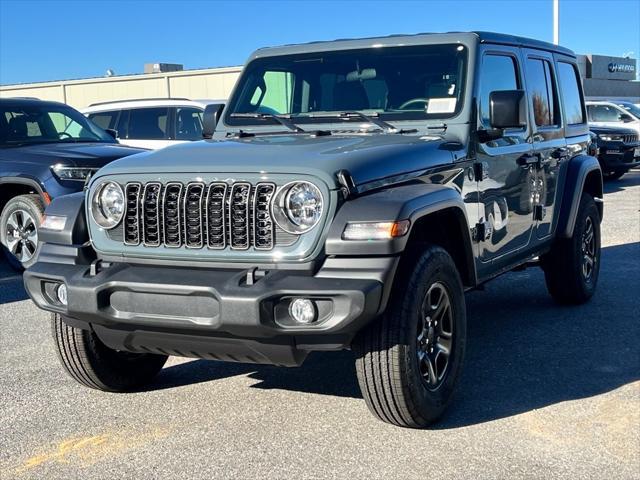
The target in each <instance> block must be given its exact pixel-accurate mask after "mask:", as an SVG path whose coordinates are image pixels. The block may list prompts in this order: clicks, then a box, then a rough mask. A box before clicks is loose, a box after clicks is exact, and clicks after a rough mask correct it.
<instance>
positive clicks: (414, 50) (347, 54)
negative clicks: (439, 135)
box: [225, 45, 467, 125]
mask: <svg viewBox="0 0 640 480" xmlns="http://www.w3.org/2000/svg"><path fill="white" fill-rule="evenodd" d="M466 59H467V51H466V48H464V47H463V46H462V45H422V46H410V47H409V46H405V47H385V48H366V49H357V50H346V51H329V52H315V53H302V54H295V55H283V56H277V57H264V58H258V59H256V60H253V61H252V62H250V63H249V64H248V65H247V67H246V68H245V73H243V76H242V78H241V79H240V81H239V84H238V89H237V93H236V94H235V95H234V98H233V99H232V100H231V103H230V105H229V109H228V112H229V113H228V115H227V116H226V118H225V121H226V122H227V123H229V124H231V125H244V124H248V123H249V124H251V123H253V124H255V123H269V124H274V123H275V124H277V122H275V121H273V120H272V119H268V118H260V117H258V118H257V119H256V118H252V117H248V116H247V115H244V116H242V115H237V116H236V117H235V118H234V115H233V114H255V113H272V114H287V115H293V116H295V122H296V123H313V122H323V121H326V118H327V117H329V118H331V117H336V114H338V113H340V112H347V111H354V110H357V111H363V110H364V111H373V112H375V113H378V114H379V115H380V117H381V118H383V119H389V120H393V119H396V120H402V119H424V118H446V117H450V116H452V115H453V114H455V113H456V112H457V111H458V110H459V108H460V104H461V99H462V97H461V95H462V91H463V85H462V84H463V82H464V71H465V65H466ZM254 117H255V116H254ZM354 121H357V122H359V123H361V120H360V119H357V118H356V119H354Z"/></svg>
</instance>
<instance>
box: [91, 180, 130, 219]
mask: <svg viewBox="0 0 640 480" xmlns="http://www.w3.org/2000/svg"><path fill="white" fill-rule="evenodd" d="M90 210H91V217H92V218H93V221H94V222H96V223H97V224H98V225H99V226H100V227H102V228H104V229H105V230H111V229H112V228H115V227H116V226H118V224H120V222H121V221H122V217H124V210H125V198H124V192H123V191H122V187H121V186H120V185H118V184H117V183H116V182H112V181H106V182H103V183H101V184H100V185H98V187H96V188H95V189H94V191H93V194H92V196H91V206H90Z"/></svg>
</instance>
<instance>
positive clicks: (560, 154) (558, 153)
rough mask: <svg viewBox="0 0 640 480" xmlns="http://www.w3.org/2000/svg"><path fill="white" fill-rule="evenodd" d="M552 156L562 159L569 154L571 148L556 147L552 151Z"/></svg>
mask: <svg viewBox="0 0 640 480" xmlns="http://www.w3.org/2000/svg"><path fill="white" fill-rule="evenodd" d="M551 156H552V157H553V158H555V159H556V160H561V159H563V158H566V157H568V156H569V149H568V148H565V147H560V148H556V149H555V150H554V151H553V152H551Z"/></svg>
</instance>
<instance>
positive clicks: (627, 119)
mask: <svg viewBox="0 0 640 480" xmlns="http://www.w3.org/2000/svg"><path fill="white" fill-rule="evenodd" d="M618 118H620V120H622V121H623V122H624V123H629V122H633V117H632V116H631V115H629V114H628V113H621V114H620V116H619V117H618Z"/></svg>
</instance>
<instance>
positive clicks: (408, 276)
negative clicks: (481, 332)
mask: <svg viewBox="0 0 640 480" xmlns="http://www.w3.org/2000/svg"><path fill="white" fill-rule="evenodd" d="M397 278H398V279H399V281H398V282H397V284H396V285H394V291H393V293H392V296H391V298H390V300H389V305H388V307H387V311H386V313H385V315H384V316H382V317H381V318H380V319H378V320H376V321H375V322H374V323H372V324H370V325H369V326H367V327H366V328H365V330H363V331H362V332H360V333H359V335H358V337H357V338H356V339H355V342H354V344H353V349H354V351H355V354H356V373H357V376H358V382H359V384H360V390H361V391H362V395H363V397H364V400H365V402H366V404H367V406H368V407H369V410H371V412H372V413H373V414H374V415H375V416H376V417H378V418H379V419H381V420H383V421H385V422H388V423H391V424H394V425H398V426H401V427H410V428H424V427H426V426H428V425H429V424H431V423H433V422H434V421H436V420H437V419H438V418H439V417H440V416H441V415H442V413H443V412H444V411H445V409H446V407H447V406H448V404H449V403H450V401H451V398H452V395H453V392H454V390H455V387H456V384H457V381H458V377H459V374H460V370H461V367H462V363H463V359H464V353H465V344H466V309H465V300H464V290H463V286H462V281H461V280H460V275H459V274H458V271H457V269H456V266H455V263H454V262H453V260H452V258H451V256H450V255H449V254H448V253H447V252H446V251H445V250H444V249H442V248H440V247H437V246H426V247H425V248H424V249H423V250H422V251H421V252H420V253H418V254H416V255H415V256H414V257H412V258H411V260H410V261H407V262H405V267H404V268H403V269H401V270H400V271H399V273H398V275H397ZM436 284H440V285H443V286H444V287H445V289H446V291H447V293H448V295H449V300H450V306H451V318H452V320H451V322H452V324H453V338H452V348H451V354H450V357H449V362H450V364H449V365H448V367H447V368H449V370H448V372H447V370H446V369H445V370H444V372H445V374H444V376H443V378H442V381H441V383H440V384H439V386H438V387H437V389H436V390H431V389H429V388H428V387H427V385H428V382H427V381H425V379H424V375H423V373H422V372H421V370H420V368H421V367H420V363H419V360H418V353H419V348H420V347H419V345H418V341H417V340H419V339H417V338H416V333H417V331H418V329H419V328H420V326H419V325H420V324H419V323H418V322H421V323H422V322H423V318H424V317H423V315H421V313H420V312H421V310H422V308H423V302H424V300H425V298H426V295H427V292H428V291H429V289H430V288H431V286H433V285H436Z"/></svg>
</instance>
